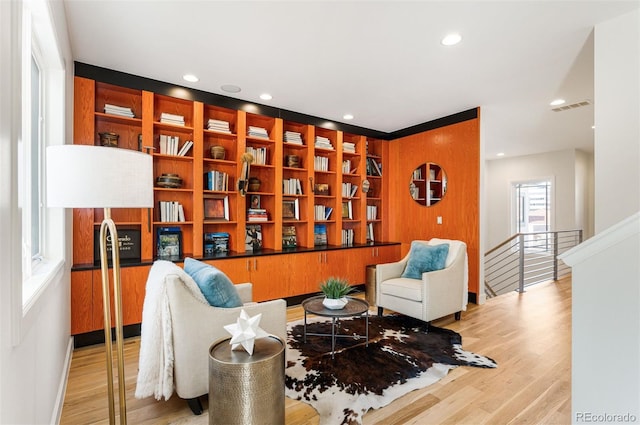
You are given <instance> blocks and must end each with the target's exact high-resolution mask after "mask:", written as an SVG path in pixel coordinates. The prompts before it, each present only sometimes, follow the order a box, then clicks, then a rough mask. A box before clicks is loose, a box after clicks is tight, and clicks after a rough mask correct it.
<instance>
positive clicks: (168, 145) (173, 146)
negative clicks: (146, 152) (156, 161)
mask: <svg viewBox="0 0 640 425" xmlns="http://www.w3.org/2000/svg"><path fill="white" fill-rule="evenodd" d="M179 144H180V138H179V137H178V136H167V135H166V134H161V135H160V153H161V154H163V155H178V156H185V155H186V154H187V152H189V149H191V146H193V141H191V140H187V141H186V142H184V143H183V144H182V146H180V148H178V145H179Z"/></svg>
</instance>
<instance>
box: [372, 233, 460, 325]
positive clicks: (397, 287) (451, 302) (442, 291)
mask: <svg viewBox="0 0 640 425" xmlns="http://www.w3.org/2000/svg"><path fill="white" fill-rule="evenodd" d="M445 244H447V245H448V252H446V258H441V259H440V260H442V263H443V264H440V266H443V267H442V268H441V269H440V270H434V271H426V272H423V273H420V271H418V272H417V273H416V269H415V268H414V269H413V277H406V274H407V273H408V267H407V265H408V263H410V260H412V263H413V264H414V265H415V260H416V253H417V252H420V251H426V252H427V253H428V252H434V251H439V253H440V254H441V255H442V251H443V250H442V249H441V248H443V245H445ZM414 245H415V248H414ZM412 255H413V256H414V257H413V259H412V258H411V256H412ZM427 255H428V254H427ZM434 255H435V254H434ZM418 260H423V263H424V262H425V261H426V263H429V262H430V261H431V260H430V259H429V258H427V259H426V260H425V259H424V258H422V259H418ZM431 268H433V267H431ZM436 268H438V267H436ZM403 274H405V277H403ZM468 286H469V272H468V260H467V245H466V244H465V243H464V242H462V241H458V240H449V239H435V238H434V239H431V240H429V241H413V242H412V249H411V251H410V252H409V253H408V254H407V255H406V256H405V257H404V258H403V259H402V260H400V261H398V262H395V263H387V264H378V265H377V266H376V305H377V306H378V315H382V312H383V309H385V308H386V309H388V310H392V311H395V312H397V313H401V314H404V315H407V316H411V317H414V318H416V319H419V320H423V321H425V322H431V321H432V320H435V319H438V318H441V317H444V316H447V315H449V314H454V315H455V318H456V320H460V314H461V312H462V311H463V310H466V309H467V300H468Z"/></svg>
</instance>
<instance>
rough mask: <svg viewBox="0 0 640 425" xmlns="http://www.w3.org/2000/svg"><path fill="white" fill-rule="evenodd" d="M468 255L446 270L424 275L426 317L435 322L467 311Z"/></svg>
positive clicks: (461, 256)
mask: <svg viewBox="0 0 640 425" xmlns="http://www.w3.org/2000/svg"><path fill="white" fill-rule="evenodd" d="M466 274H467V267H466V253H465V254H464V255H460V256H458V258H456V260H455V261H454V262H453V264H451V266H449V267H448V268H446V269H442V270H436V271H433V272H427V273H423V274H422V285H423V293H424V297H425V303H424V308H425V310H426V311H425V317H426V318H427V320H434V319H437V318H440V317H443V316H446V315H448V314H452V313H456V312H458V311H462V310H466V309H467V298H468V276H467V275H466Z"/></svg>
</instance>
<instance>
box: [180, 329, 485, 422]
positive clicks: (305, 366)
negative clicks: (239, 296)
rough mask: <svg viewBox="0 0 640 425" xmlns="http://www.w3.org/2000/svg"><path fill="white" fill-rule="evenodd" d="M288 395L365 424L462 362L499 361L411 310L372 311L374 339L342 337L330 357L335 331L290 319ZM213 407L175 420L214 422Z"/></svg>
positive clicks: (323, 418) (333, 416) (325, 416)
mask: <svg viewBox="0 0 640 425" xmlns="http://www.w3.org/2000/svg"><path fill="white" fill-rule="evenodd" d="M309 322H310V324H309V325H308V328H307V331H308V332H311V333H331V320H330V319H329V320H328V319H326V318H318V317H313V318H312V319H311V320H310V321H309ZM364 323H365V321H364V319H363V318H357V319H349V320H342V321H340V333H341V334H347V335H353V334H356V335H364ZM287 331H288V332H287V333H288V337H287V353H286V359H287V367H286V369H285V374H286V377H285V384H286V389H285V394H286V395H287V396H288V397H290V398H292V399H296V400H301V401H303V402H305V403H308V404H310V405H311V406H313V407H314V408H315V409H316V410H317V412H318V414H319V416H320V424H321V425H333V424H336V425H337V424H361V423H362V418H363V416H364V414H365V413H366V412H367V411H368V410H369V409H377V408H380V407H383V406H386V405H388V404H389V403H391V402H392V401H394V400H395V399H397V398H399V397H401V396H403V395H405V394H407V393H409V392H411V391H413V390H416V389H419V388H424V387H426V386H428V385H431V384H433V383H435V382H437V381H439V380H440V379H442V378H443V377H445V376H446V375H447V373H448V372H449V370H451V369H453V368H455V367H458V366H474V367H480V368H495V367H497V365H496V363H495V362H494V361H493V360H492V359H490V358H488V357H484V356H480V355H478V354H474V353H471V352H469V351H465V350H463V349H462V338H461V336H460V335H459V334H458V333H456V332H454V331H451V330H448V329H442V328H436V327H433V326H431V327H429V329H428V331H427V328H426V324H425V323H424V322H421V321H419V320H416V319H412V318H410V317H406V316H384V317H378V316H371V317H370V318H369V346H368V347H367V346H366V345H365V342H364V340H363V339H360V340H357V339H353V338H339V339H338V341H337V343H336V353H335V358H334V359H331V338H330V337H324V336H308V337H307V343H304V342H303V322H302V321H296V322H290V323H288V324H287ZM208 419H209V413H208V411H207V410H205V411H204V412H203V414H202V415H200V416H190V417H185V418H182V419H180V420H178V421H176V422H172V425H201V424H202V425H203V424H207V423H208Z"/></svg>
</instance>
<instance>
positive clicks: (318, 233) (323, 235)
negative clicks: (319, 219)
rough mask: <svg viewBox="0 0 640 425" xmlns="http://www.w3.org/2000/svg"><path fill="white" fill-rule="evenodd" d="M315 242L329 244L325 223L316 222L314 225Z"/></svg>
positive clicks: (316, 243)
mask: <svg viewBox="0 0 640 425" xmlns="http://www.w3.org/2000/svg"><path fill="white" fill-rule="evenodd" d="M313 243H314V245H326V244H327V226H326V225H324V224H315V225H314V226H313Z"/></svg>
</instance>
